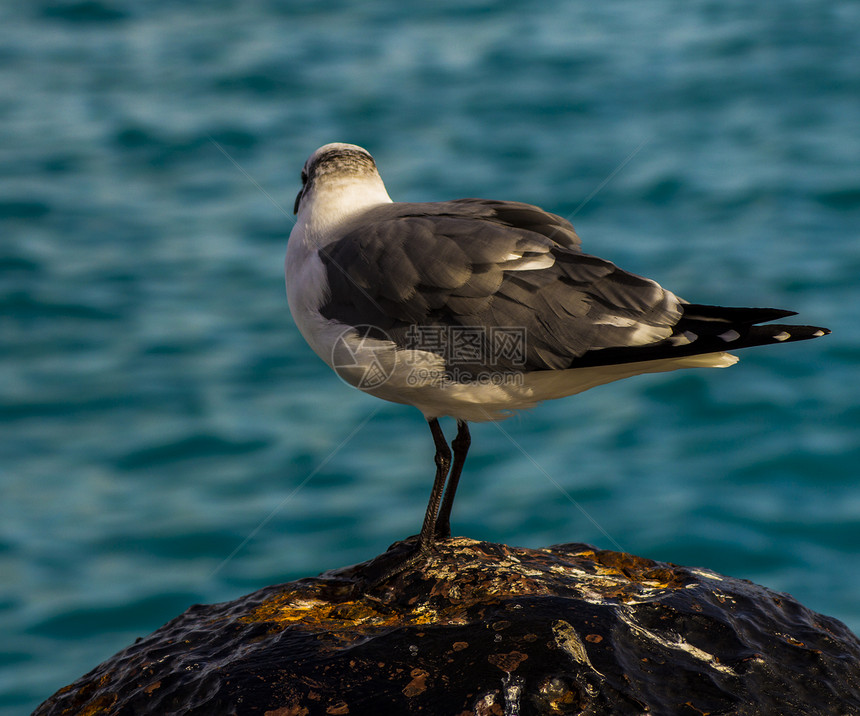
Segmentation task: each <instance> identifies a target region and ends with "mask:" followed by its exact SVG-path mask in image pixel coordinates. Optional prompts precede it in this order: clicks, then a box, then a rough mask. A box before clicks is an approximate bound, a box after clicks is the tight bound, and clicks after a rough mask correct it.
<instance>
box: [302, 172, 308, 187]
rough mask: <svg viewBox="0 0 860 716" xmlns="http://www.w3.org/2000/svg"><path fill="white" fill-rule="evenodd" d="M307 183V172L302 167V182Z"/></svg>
mask: <svg viewBox="0 0 860 716" xmlns="http://www.w3.org/2000/svg"><path fill="white" fill-rule="evenodd" d="M307 183H308V173H307V172H306V171H305V170H304V169H302V184H307Z"/></svg>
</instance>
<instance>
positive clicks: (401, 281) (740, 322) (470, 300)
mask: <svg viewBox="0 0 860 716" xmlns="http://www.w3.org/2000/svg"><path fill="white" fill-rule="evenodd" d="M301 179H302V188H301V191H299V193H298V196H297V197H296V203H295V207H294V212H295V213H296V214H297V220H296V224H295V227H294V228H293V230H292V232H291V234H290V237H289V241H288V246H287V253H286V260H285V276H286V285H287V298H288V301H289V306H290V311H291V313H292V315H293V319H294V320H295V323H296V325H297V327H298V329H299V331H300V332H301V333H302V335H303V336H304V338H305V340H306V341H307V342H308V344H309V345H310V347H311V348H312V349H313V350H314V352H316V354H317V355H318V356H319V357H320V358H322V359H323V360H324V361H325V362H326V363H327V364H328V365H329V366H330V367H331V368H333V369H334V370H335V372H336V373H337V374H338V375H339V376H340V377H341V378H342V379H343V380H344V381H346V382H347V383H349V384H350V385H352V386H354V387H357V388H359V389H360V390H363V391H364V392H367V393H370V394H371V395H374V396H376V397H378V398H382V399H384V400H388V401H392V402H395V403H402V404H407V405H413V406H415V407H416V408H418V409H419V410H420V411H421V412H422V414H423V415H424V418H425V419H426V420H427V422H428V424H429V426H430V432H431V434H432V436H433V441H434V444H435V448H436V455H435V465H436V474H435V479H434V482H433V489H432V491H431V496H430V500H429V503H428V505H427V510H426V513H425V516H424V522H423V525H422V527H421V532H420V534H419V535H418V539H417V542H416V549H415V551H414V554H413V558H411V559H412V561H413V562H414V561H415V559H417V558H420V557H422V556H424V557H426V556H428V555H429V554H430V553H431V551H432V548H433V545H434V542H435V541H436V540H439V539H444V538H447V537H450V534H451V526H450V517H451V508H452V506H453V503H454V495H455V493H456V491H457V485H458V483H459V480H460V475H461V473H462V470H463V464H464V463H465V460H466V455H467V453H468V451H469V446H470V443H471V437H470V434H469V428H468V423H469V422H483V421H490V420H501V419H504V418H506V417H509V416H510V415H511V414H513V413H514V412H515V411H517V410H522V409H528V408H532V407H534V406H536V405H537V404H538V403H540V402H541V401H544V400H550V399H555V398H563V397H566V396H569V395H574V394H576V393H580V392H582V391H584V390H588V389H589V388H593V387H595V386H598V385H603V384H605V383H609V382H611V381H615V380H620V379H622V378H629V377H631V376H634V375H640V374H643V373H657V372H663V371H671V370H677V369H680V368H705V367H707V368H724V367H727V366H730V365H732V364H734V363H735V362H737V360H738V359H737V357H736V356H734V355H732V354H730V353H728V352H727V350H734V349H739V348H748V347H750V346H758V345H769V344H773V343H789V342H792V341H801V340H806V339H809V338H816V337H819V336H823V335H825V334H827V333H830V331H829V330H828V329H826V328H819V327H816V326H799V325H783V324H772V323H768V322H770V321H773V320H776V319H780V318H784V317H786V316H792V315H796V314H795V312H794V311H785V310H780V309H773V308H727V307H722V306H711V305H702V304H695V303H689V302H687V301H685V300H683V299H681V298H679V297H678V296H676V295H675V294H674V293H672V292H671V291H667V290H666V289H664V288H662V287H661V286H660V285H658V284H657V283H656V282H655V281H652V280H651V279H648V278H642V277H640V276H637V275H634V274H632V273H628V272H627V271H624V270H622V269H620V268H618V267H617V266H615V265H614V264H613V263H611V262H609V261H607V260H605V259H602V258H598V257H597V256H593V255H591V254H586V253H583V251H582V248H581V242H580V239H579V237H578V236H577V234H576V232H575V231H574V228H573V226H572V225H571V224H570V222H568V221H567V220H566V219H564V218H562V217H560V216H556V215H555V214H551V213H549V212H547V211H544V210H543V209H541V208H539V207H537V206H533V205H530V204H524V203H520V202H515V201H496V200H488V199H456V200H453V201H441V202H425V203H404V202H394V201H392V199H391V197H389V195H388V192H387V191H386V188H385V185H384V184H383V182H382V179H381V177H380V175H379V172H378V170H377V167H376V162H375V161H374V159H373V157H372V156H371V155H370V153H369V152H368V151H367V150H365V149H363V148H362V147H359V146H356V145H353V144H342V143H334V144H326V145H325V146H322V147H320V148H319V149H317V150H316V151H315V152H314V153H313V154H311V156H310V157H309V158H308V160H307V162H305V165H304V168H303V169H302V173H301ZM762 323H767V325H760V324H762ZM445 416H448V417H451V418H454V419H455V420H456V421H457V434H456V437H455V438H454V439H453V441H452V442H451V445H450V447H449V445H448V442H447V440H446V438H445V436H444V434H443V432H442V429H441V428H440V426H439V418H441V417H445ZM452 451H453V459H452ZM446 485H447V487H446ZM395 571H400V570H399V569H398V570H395Z"/></svg>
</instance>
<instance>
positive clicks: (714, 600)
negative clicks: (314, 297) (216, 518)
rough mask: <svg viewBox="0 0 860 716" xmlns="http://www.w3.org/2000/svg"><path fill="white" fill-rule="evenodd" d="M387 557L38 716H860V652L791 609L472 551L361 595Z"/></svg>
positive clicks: (566, 558)
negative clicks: (365, 580)
mask: <svg viewBox="0 0 860 716" xmlns="http://www.w3.org/2000/svg"><path fill="white" fill-rule="evenodd" d="M398 549H403V543H399V544H398V545H395V546H394V547H393V548H392V550H394V551H395V552H396V551H397V550H398ZM391 554H392V551H391V550H390V551H389V553H386V554H385V555H382V556H381V557H378V558H377V559H376V560H374V561H373V562H370V563H365V564H363V565H358V566H355V567H350V568H346V569H342V570H337V571H334V572H328V573H326V574H324V575H321V576H320V577H319V578H314V579H303V580H300V581H298V582H292V583H289V584H284V585H280V586H276V587H267V588H266V589H262V590H260V591H258V592H255V593H254V594H250V595H248V596H246V597H243V598H241V599H238V600H236V601H234V602H229V603H225V604H216V605H213V606H200V605H198V606H194V607H191V608H190V609H189V610H188V611H187V612H186V613H185V614H183V615H181V616H180V617H177V618H176V619H174V620H173V621H171V622H169V623H168V624H166V625H165V626H163V627H162V628H161V629H159V630H158V631H156V632H154V633H153V634H151V635H150V636H148V637H146V638H144V639H140V640H138V641H137V642H136V643H135V644H133V645H132V646H129V647H128V648H127V649H125V650H123V651H121V652H120V653H118V654H117V655H116V656H114V657H113V658H111V659H109V660H108V661H106V662H105V663H103V664H102V665H100V666H98V667H97V668H95V669H94V670H93V671H91V672H90V673H89V674H87V675H86V676H83V677H82V678H80V679H79V680H78V681H76V682H75V683H74V684H71V685H70V686H66V687H65V688H63V689H60V691H58V692H57V693H56V694H55V695H54V696H52V697H51V698H50V699H48V700H47V701H46V702H45V703H43V704H42V705H41V706H40V707H39V708H38V709H37V710H36V712H35V713H36V714H39V715H47V714H96V713H98V714H123V715H125V714H207V715H208V716H213V715H214V716H217V715H219V714H268V716H310V715H312V714H328V715H334V714H374V715H377V714H398V715H399V714H410V713H422V714H434V715H435V714H440V715H441V714H445V715H448V714H450V715H451V716H460V715H464V716H465V715H467V714H476V715H480V716H485V715H486V716H489V715H490V714H498V715H499V716H507V715H511V716H513V715H516V714H519V715H522V716H527V715H528V714H641V713H644V712H647V713H653V714H698V715H702V714H711V715H715V714H779V715H780V716H786V715H789V714H807V715H808V714H827V715H828V716H833V715H834V714H860V642H858V640H857V638H856V637H855V636H854V635H853V634H852V633H851V632H850V631H848V629H847V628H846V627H845V626H844V625H843V624H841V623H840V622H838V621H837V620H835V619H831V618H829V617H825V616H822V615H820V614H816V613H814V612H811V611H810V610H808V609H806V608H805V607H803V606H802V605H800V604H798V603H797V602H796V601H795V600H794V599H792V598H791V597H790V596H788V595H786V594H778V593H775V592H772V591H770V590H768V589H765V588H764V587H759V586H757V585H755V584H752V583H750V582H747V581H744V580H738V579H732V578H730V577H724V576H721V575H717V574H715V573H713V572H710V571H708V570H705V569H690V568H686V567H678V566H675V565H672V564H666V563H661V562H653V561H651V560H648V559H642V558H640V557H634V556H632V555H629V554H623V553H618V552H608V551H603V550H597V549H594V548H593V547H589V546H587V545H582V544H571V545H561V546H556V547H550V548H548V549H540V550H529V549H516V548H512V547H507V546H505V545H499V544H489V543H485V542H475V541H473V540H467V539H462V538H458V539H453V540H448V541H446V542H443V543H441V544H440V545H438V550H437V552H436V553H435V555H434V556H433V558H432V559H431V560H430V561H429V563H427V564H423V565H418V566H417V567H415V568H410V569H408V570H406V571H404V572H403V573H401V574H398V575H397V576H395V577H392V578H391V579H389V580H388V581H386V582H384V583H382V584H380V585H378V586H376V587H375V588H373V589H371V590H370V593H369V594H364V593H362V591H361V589H360V588H357V587H356V585H357V584H359V583H360V581H361V577H362V575H366V574H368V573H372V572H373V570H374V569H376V570H380V569H384V566H382V565H384V563H385V562H386V561H387V560H389V559H390V558H391Z"/></svg>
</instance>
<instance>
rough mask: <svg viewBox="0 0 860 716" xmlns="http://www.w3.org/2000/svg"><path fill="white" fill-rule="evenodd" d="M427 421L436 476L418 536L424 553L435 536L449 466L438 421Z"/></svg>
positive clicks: (446, 450)
mask: <svg viewBox="0 0 860 716" xmlns="http://www.w3.org/2000/svg"><path fill="white" fill-rule="evenodd" d="M427 422H428V424H429V425H430V432H431V433H432V434H433V442H434V443H436V458H435V461H436V478H435V479H434V480H433V491H432V492H431V493H430V502H428V503H427V512H425V513H424V524H423V525H422V527H421V534H420V535H419V536H418V545H419V550H420V551H421V552H424V553H426V552H428V551H429V550H430V548H431V547H432V546H433V539H434V538H435V536H436V515H437V513H438V512H439V503H440V502H441V501H442V491H443V490H444V489H445V480H446V478H447V477H448V468H449V467H450V466H451V448H449V447H448V441H447V440H445V434H444V433H443V432H442V428H440V427H439V421H438V420H437V419H436V418H433V419H431V420H428V421H427Z"/></svg>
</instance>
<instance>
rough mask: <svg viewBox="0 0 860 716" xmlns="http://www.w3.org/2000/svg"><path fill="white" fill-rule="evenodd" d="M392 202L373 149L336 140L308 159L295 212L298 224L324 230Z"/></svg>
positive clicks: (303, 170) (303, 169) (303, 171)
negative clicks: (373, 154) (369, 149)
mask: <svg viewBox="0 0 860 716" xmlns="http://www.w3.org/2000/svg"><path fill="white" fill-rule="evenodd" d="M390 202H391V197H389V196H388V192H387V191H386V190H385V185H384V184H383V183H382V179H381V178H380V176H379V172H378V171H377V169H376V162H375V161H373V157H372V156H371V155H370V152H368V151H367V150H366V149H364V148H363V147H359V146H356V145H355V144H342V143H340V142H335V143H333V144H326V145H324V146H322V147H320V148H319V149H317V150H316V151H315V152H314V153H313V154H311V156H310V157H308V160H307V161H306V162H305V166H304V167H303V168H302V188H301V191H299V193H298V196H296V204H295V207H294V212H295V213H296V214H298V215H299V217H298V223H300V224H316V225H318V228H319V229H323V228H328V227H331V226H333V225H335V224H337V223H340V222H341V221H343V220H344V219H347V218H349V217H350V216H351V215H354V214H356V213H358V212H360V211H363V210H365V209H369V208H371V207H372V206H376V205H378V204H387V203H390Z"/></svg>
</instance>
